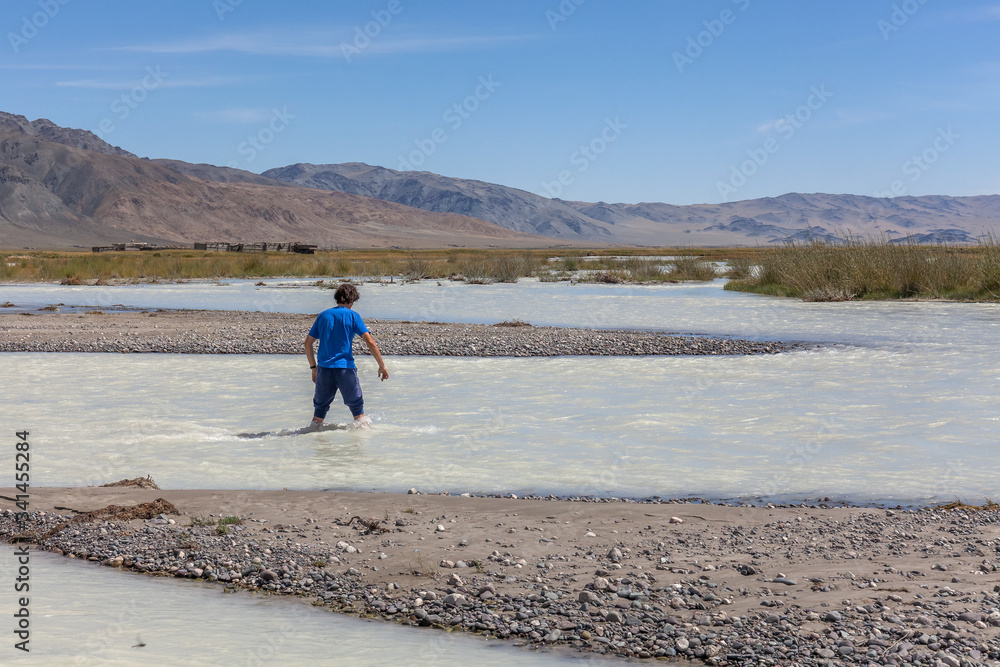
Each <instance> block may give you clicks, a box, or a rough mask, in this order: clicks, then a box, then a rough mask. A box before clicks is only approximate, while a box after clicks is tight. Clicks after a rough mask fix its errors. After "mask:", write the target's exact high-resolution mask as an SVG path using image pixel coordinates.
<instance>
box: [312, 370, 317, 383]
mask: <svg viewBox="0 0 1000 667" xmlns="http://www.w3.org/2000/svg"><path fill="white" fill-rule="evenodd" d="M317 370H318V369H316V368H314V369H312V372H313V384H316V371H317Z"/></svg>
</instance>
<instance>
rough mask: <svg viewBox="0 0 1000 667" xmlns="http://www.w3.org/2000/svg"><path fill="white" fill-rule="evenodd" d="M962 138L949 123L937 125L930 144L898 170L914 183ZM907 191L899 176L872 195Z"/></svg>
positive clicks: (886, 195) (894, 194) (896, 195)
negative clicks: (935, 133)
mask: <svg viewBox="0 0 1000 667" xmlns="http://www.w3.org/2000/svg"><path fill="white" fill-rule="evenodd" d="M961 138H962V135H960V134H958V133H957V132H955V130H953V129H952V127H951V126H950V125H949V126H948V127H947V128H943V127H939V128H938V130H937V136H935V137H934V140H933V141H932V142H931V144H930V145H929V146H928V147H927V148H925V149H924V150H922V151H921V152H920V153H917V154H916V155H913V156H911V157H910V158H909V159H908V160H906V162H904V163H903V164H902V166H901V167H900V171H902V172H903V175H904V176H908V177H909V179H908V180H909V182H910V183H916V182H917V181H919V180H920V179H921V178H923V175H924V174H926V173H927V172H928V171H929V170H930V168H931V167H933V166H934V165H935V164H936V163H937V161H938V160H940V159H941V156H942V155H944V154H945V153H947V152H948V151H950V150H951V148H952V147H953V146H954V145H955V143H956V142H957V141H958V140H959V139H961ZM906 192H907V185H906V181H904V180H903V179H901V178H897V179H896V180H894V181H893V182H892V183H890V184H889V188H888V189H887V190H881V191H877V192H875V193H874V195H873V196H874V197H881V198H885V197H901V196H903V195H905V194H906Z"/></svg>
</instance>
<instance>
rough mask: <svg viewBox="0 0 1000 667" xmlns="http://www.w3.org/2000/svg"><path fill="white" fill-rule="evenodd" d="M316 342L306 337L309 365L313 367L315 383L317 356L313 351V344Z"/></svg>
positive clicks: (314, 339)
mask: <svg viewBox="0 0 1000 667" xmlns="http://www.w3.org/2000/svg"><path fill="white" fill-rule="evenodd" d="M316 340H317V339H316V338H313V337H312V336H306V359H308V360H309V365H310V366H311V367H312V375H313V382H316V354H315V352H314V351H313V344H314V343H315V342H316Z"/></svg>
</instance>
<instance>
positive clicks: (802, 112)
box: [715, 84, 833, 201]
mask: <svg viewBox="0 0 1000 667" xmlns="http://www.w3.org/2000/svg"><path fill="white" fill-rule="evenodd" d="M831 97H833V93H832V92H831V91H830V90H828V89H827V87H826V84H823V85H820V86H813V87H812V88H811V89H810V91H809V96H808V97H807V98H806V101H805V103H804V104H801V105H800V106H799V107H798V108H797V109H795V111H793V112H792V113H789V114H786V115H785V116H784V117H783V118H780V119H778V120H777V121H775V122H774V123H773V125H772V127H773V129H774V130H775V131H776V132H778V134H780V135H781V137H780V138H776V137H769V138H768V139H766V140H765V141H764V143H763V144H762V145H761V146H760V147H758V148H751V149H749V150H747V159H746V160H744V161H743V162H741V163H739V164H738V165H736V164H733V165H730V167H729V169H730V173H729V179H728V180H725V181H716V183H715V187H716V189H717V190H718V191H719V196H720V197H721V198H722V201H727V198H728V197H729V196H730V195H733V194H735V193H736V191H737V190H739V189H740V188H742V187H743V186H744V185H746V184H747V182H748V181H749V180H750V179H751V178H752V177H753V176H754V174H756V173H757V172H758V171H759V170H760V169H761V168H762V167H763V166H764V165H765V164H767V163H768V161H769V160H770V159H771V156H772V155H775V154H776V153H777V152H778V151H780V150H781V146H782V142H783V141H784V142H787V141H790V140H791V139H792V138H793V137H794V136H795V135H796V133H798V131H799V130H801V129H802V128H803V127H805V124H806V123H808V122H809V121H810V120H812V117H813V115H814V114H815V113H816V112H817V111H819V110H820V109H822V108H823V105H825V104H826V103H827V102H828V101H829V99H830V98H831Z"/></svg>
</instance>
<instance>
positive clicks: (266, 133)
mask: <svg viewBox="0 0 1000 667" xmlns="http://www.w3.org/2000/svg"><path fill="white" fill-rule="evenodd" d="M295 118H296V116H295V114H291V113H288V107H282V108H281V109H278V108H275V109H272V110H271V120H269V121H268V122H267V125H265V126H264V127H262V128H260V129H259V130H257V132H256V133H255V134H251V135H249V136H248V137H247V138H246V140H245V141H241V142H240V145H239V146H237V147H236V152H237V153H239V154H240V155H241V156H243V158H244V159H243V160H242V161H240V160H231V161H230V162H228V163H227V164H226V166H227V167H231V168H233V169H239V168H240V164H249V163H251V162H253V161H254V160H255V159H256V158H257V156H258V155H259V154H260V153H262V152H264V150H266V149H267V147H268V146H269V145H270V144H271V143H272V142H273V141H274V139H275V138H276V137H277V136H278V135H279V134H281V133H282V132H284V131H285V130H286V129H288V126H289V125H291V124H292V121H293V120H295Z"/></svg>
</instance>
